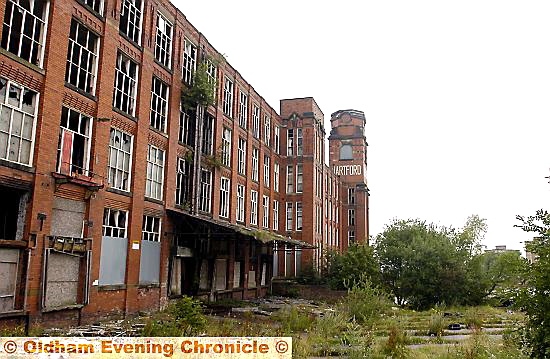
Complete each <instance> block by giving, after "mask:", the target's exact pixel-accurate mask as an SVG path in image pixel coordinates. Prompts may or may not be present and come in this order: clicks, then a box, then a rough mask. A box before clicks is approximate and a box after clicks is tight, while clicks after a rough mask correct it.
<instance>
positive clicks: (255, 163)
mask: <svg viewBox="0 0 550 359" xmlns="http://www.w3.org/2000/svg"><path fill="white" fill-rule="evenodd" d="M259 161H260V150H259V149H258V148H257V147H252V180H253V181H255V182H258V180H259Z"/></svg>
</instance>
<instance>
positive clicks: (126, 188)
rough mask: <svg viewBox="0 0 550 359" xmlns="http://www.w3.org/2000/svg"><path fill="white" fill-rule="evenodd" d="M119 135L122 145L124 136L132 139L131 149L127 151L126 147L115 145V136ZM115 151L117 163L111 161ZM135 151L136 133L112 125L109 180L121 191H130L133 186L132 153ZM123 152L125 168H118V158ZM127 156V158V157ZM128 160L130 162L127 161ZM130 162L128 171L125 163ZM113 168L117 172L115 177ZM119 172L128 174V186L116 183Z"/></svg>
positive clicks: (108, 168)
mask: <svg viewBox="0 0 550 359" xmlns="http://www.w3.org/2000/svg"><path fill="white" fill-rule="evenodd" d="M117 134H118V135H119V137H120V139H121V140H120V143H121V145H122V143H123V142H124V137H125V136H127V137H129V140H130V149H129V151H126V150H125V149H124V148H122V147H120V148H117V147H116V146H114V145H113V143H112V142H113V141H114V140H113V136H116V135H117ZM113 151H116V152H115V156H114V157H115V158H114V159H115V163H114V165H113V164H112V163H111V161H112V160H113ZM133 151H134V135H132V134H130V133H128V132H125V131H123V130H121V129H119V128H116V127H111V130H110V133H109V163H108V164H107V182H108V183H109V184H110V185H111V188H115V189H117V190H119V191H124V192H130V189H131V187H132V160H133V158H132V155H133ZM120 154H122V156H123V162H122V166H123V168H122V169H121V168H118V162H119V161H118V159H119V158H120V157H119V155H120ZM126 157H127V158H126ZM126 160H127V161H128V162H126ZM126 163H128V171H127V172H126V171H125V170H124V165H125V164H126ZM111 170H114V172H115V174H114V178H111ZM119 172H121V175H123V176H124V174H127V178H126V186H124V185H121V186H117V185H116V183H117V182H118V176H119ZM121 183H124V180H123V181H122V182H121Z"/></svg>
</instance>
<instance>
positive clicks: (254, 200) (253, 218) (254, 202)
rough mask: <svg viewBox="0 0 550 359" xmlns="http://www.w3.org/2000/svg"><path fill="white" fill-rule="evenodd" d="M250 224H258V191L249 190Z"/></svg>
mask: <svg viewBox="0 0 550 359" xmlns="http://www.w3.org/2000/svg"><path fill="white" fill-rule="evenodd" d="M250 224H251V225H254V226H257V225H258V192H257V191H254V190H251V191H250Z"/></svg>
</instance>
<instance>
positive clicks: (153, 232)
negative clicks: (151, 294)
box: [139, 216, 161, 284]
mask: <svg viewBox="0 0 550 359" xmlns="http://www.w3.org/2000/svg"><path fill="white" fill-rule="evenodd" d="M160 229H161V219H160V218H158V217H152V216H143V227H142V232H141V233H142V240H141V259H140V262H139V283H140V284H157V283H159V278H160Z"/></svg>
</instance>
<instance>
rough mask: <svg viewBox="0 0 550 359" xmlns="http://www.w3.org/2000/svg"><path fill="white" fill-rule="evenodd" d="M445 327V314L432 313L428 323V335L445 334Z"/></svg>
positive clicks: (438, 335)
mask: <svg viewBox="0 0 550 359" xmlns="http://www.w3.org/2000/svg"><path fill="white" fill-rule="evenodd" d="M443 329H445V323H444V320H443V315H441V313H435V314H432V316H431V317H430V322H429V324H428V335H435V336H437V337H440V336H441V335H442V334H443Z"/></svg>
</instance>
